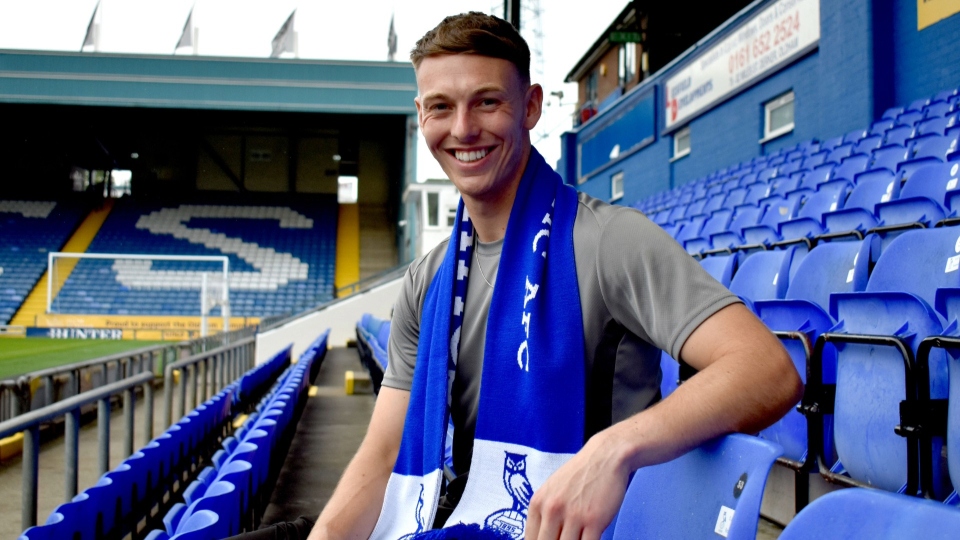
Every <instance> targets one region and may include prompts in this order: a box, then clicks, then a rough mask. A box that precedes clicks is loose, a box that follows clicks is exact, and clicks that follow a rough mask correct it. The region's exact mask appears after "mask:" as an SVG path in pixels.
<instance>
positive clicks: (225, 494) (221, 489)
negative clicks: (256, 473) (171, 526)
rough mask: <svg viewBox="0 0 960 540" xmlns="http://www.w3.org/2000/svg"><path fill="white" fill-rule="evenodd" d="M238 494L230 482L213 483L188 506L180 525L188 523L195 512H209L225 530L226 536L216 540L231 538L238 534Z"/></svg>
mask: <svg viewBox="0 0 960 540" xmlns="http://www.w3.org/2000/svg"><path fill="white" fill-rule="evenodd" d="M239 508H240V494H239V491H238V490H237V488H236V487H235V486H234V485H233V484H232V483H230V482H225V481H218V482H214V483H213V484H212V485H211V486H210V487H209V488H208V489H207V492H206V493H205V494H204V496H203V497H201V498H200V499H198V500H196V501H194V502H193V503H192V504H190V505H189V506H188V507H187V509H186V511H185V512H184V514H183V517H182V518H181V523H187V522H189V521H190V516H192V515H194V514H196V513H197V512H202V511H204V510H209V511H211V512H214V513H215V514H217V516H219V517H220V525H221V526H224V527H225V528H226V532H227V534H225V535H224V536H218V537H217V538H225V537H227V536H233V535H235V534H239V532H240V511H239Z"/></svg>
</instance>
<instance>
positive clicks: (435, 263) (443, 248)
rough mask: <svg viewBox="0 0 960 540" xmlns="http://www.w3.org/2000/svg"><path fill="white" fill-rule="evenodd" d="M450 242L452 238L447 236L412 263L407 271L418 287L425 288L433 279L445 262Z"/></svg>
mask: <svg viewBox="0 0 960 540" xmlns="http://www.w3.org/2000/svg"><path fill="white" fill-rule="evenodd" d="M449 244H450V238H449V237H447V238H445V239H444V240H443V241H441V242H440V243H439V244H437V245H436V246H434V248H433V249H431V250H430V251H428V252H426V253H424V254H423V255H421V256H420V257H419V258H417V259H415V260H414V261H413V262H412V263H410V269H409V270H408V271H407V272H408V274H409V275H410V278H411V280H412V282H413V285H414V287H415V288H417V289H421V288H425V287H426V285H429V283H430V281H431V280H433V275H434V274H436V273H437V269H439V268H440V264H442V263H443V257H444V256H445V255H446V253H447V246H448V245H449Z"/></svg>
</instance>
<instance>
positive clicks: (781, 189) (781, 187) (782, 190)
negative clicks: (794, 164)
mask: <svg viewBox="0 0 960 540" xmlns="http://www.w3.org/2000/svg"><path fill="white" fill-rule="evenodd" d="M801 178H802V177H801V176H778V177H777V178H774V179H772V180H771V181H770V193H769V195H780V196H781V197H783V196H786V194H787V193H790V192H791V191H793V190H795V189H797V188H798V187H800V180H801Z"/></svg>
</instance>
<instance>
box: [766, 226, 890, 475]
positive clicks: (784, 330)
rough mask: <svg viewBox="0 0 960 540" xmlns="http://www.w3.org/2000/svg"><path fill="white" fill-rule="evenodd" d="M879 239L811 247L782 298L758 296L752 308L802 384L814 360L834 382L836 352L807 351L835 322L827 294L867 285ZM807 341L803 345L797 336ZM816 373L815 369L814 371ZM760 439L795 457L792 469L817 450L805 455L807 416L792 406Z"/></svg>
mask: <svg viewBox="0 0 960 540" xmlns="http://www.w3.org/2000/svg"><path fill="white" fill-rule="evenodd" d="M879 247H880V246H879V238H878V237H877V236H876V235H870V236H867V238H866V239H864V240H863V241H859V242H832V243H826V244H820V245H818V246H817V247H816V248H814V249H812V250H811V251H810V253H809V254H807V255H806V257H804V258H803V260H802V261H801V262H800V264H799V265H798V267H797V271H796V273H795V274H794V275H793V277H792V278H791V279H790V285H789V287H787V290H786V293H785V295H784V299H783V300H760V301H757V302H755V303H754V309H755V310H756V312H757V316H758V317H760V320H762V321H763V323H764V324H765V325H767V327H768V328H770V330H772V331H774V332H777V336H778V337H779V338H780V339H781V341H782V342H783V345H784V347H785V348H786V349H787V352H788V353H789V354H790V357H791V359H793V362H794V366H795V367H796V368H797V372H798V373H799V374H800V377H801V379H803V381H804V384H806V377H807V373H809V372H810V371H809V370H810V369H811V368H812V367H813V366H808V364H809V363H810V362H812V361H817V362H819V364H818V365H817V366H816V367H817V368H819V373H821V374H822V375H821V378H822V381H823V382H824V384H833V383H834V382H835V381H836V353H835V352H834V351H833V350H832V349H830V350H825V351H824V354H823V356H822V357H821V358H809V357H808V351H811V350H812V349H813V346H812V345H813V343H815V342H816V340H817V338H818V337H819V336H820V334H822V333H823V332H826V331H828V330H830V329H831V328H832V327H833V326H834V324H835V322H834V320H833V319H832V318H831V317H830V315H829V314H828V312H827V310H828V309H829V307H830V303H829V302H830V294H832V293H835V292H856V291H862V290H864V289H865V288H866V285H867V278H868V272H869V269H870V266H871V264H872V263H873V261H875V260H876V257H877V255H878V254H879ZM801 335H802V336H803V338H802V339H805V340H806V343H804V342H803V341H802V340H801V337H800V336H801ZM816 372H817V371H814V373H816ZM832 421H833V418H832V415H827V416H826V417H825V418H824V426H823V427H824V434H823V443H822V446H823V448H824V449H825V451H826V455H827V459H828V461H830V463H834V462H835V461H836V456H835V452H834V450H833V438H832V430H833V423H832ZM760 436H761V437H764V438H767V439H769V440H772V441H774V442H777V443H778V444H780V445H781V446H783V448H784V457H786V458H787V459H789V460H791V461H793V462H794V463H793V464H792V465H793V466H792V467H791V468H793V469H794V470H800V469H801V468H802V464H804V463H805V462H806V460H807V459H808V458H815V457H816V455H817V454H816V451H817V450H818V449H817V448H814V449H812V453H808V441H807V420H806V419H805V418H804V417H803V415H802V414H801V413H800V412H798V411H797V410H796V409H792V410H790V411H789V412H788V413H787V414H786V415H785V416H784V417H783V418H781V419H780V420H778V421H777V423H775V424H774V425H772V426H770V427H769V428H767V429H765V430H763V431H762V432H761V433H760Z"/></svg>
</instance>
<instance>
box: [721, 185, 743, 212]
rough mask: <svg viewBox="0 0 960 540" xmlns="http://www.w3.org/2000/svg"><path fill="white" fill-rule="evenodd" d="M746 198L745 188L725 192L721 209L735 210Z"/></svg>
mask: <svg viewBox="0 0 960 540" xmlns="http://www.w3.org/2000/svg"><path fill="white" fill-rule="evenodd" d="M746 197H747V190H746V188H737V189H734V190H731V191H729V192H727V196H726V198H725V199H723V208H727V209H731V208H736V207H737V206H740V205H742V204H743V200H744V199H745V198H746Z"/></svg>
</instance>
